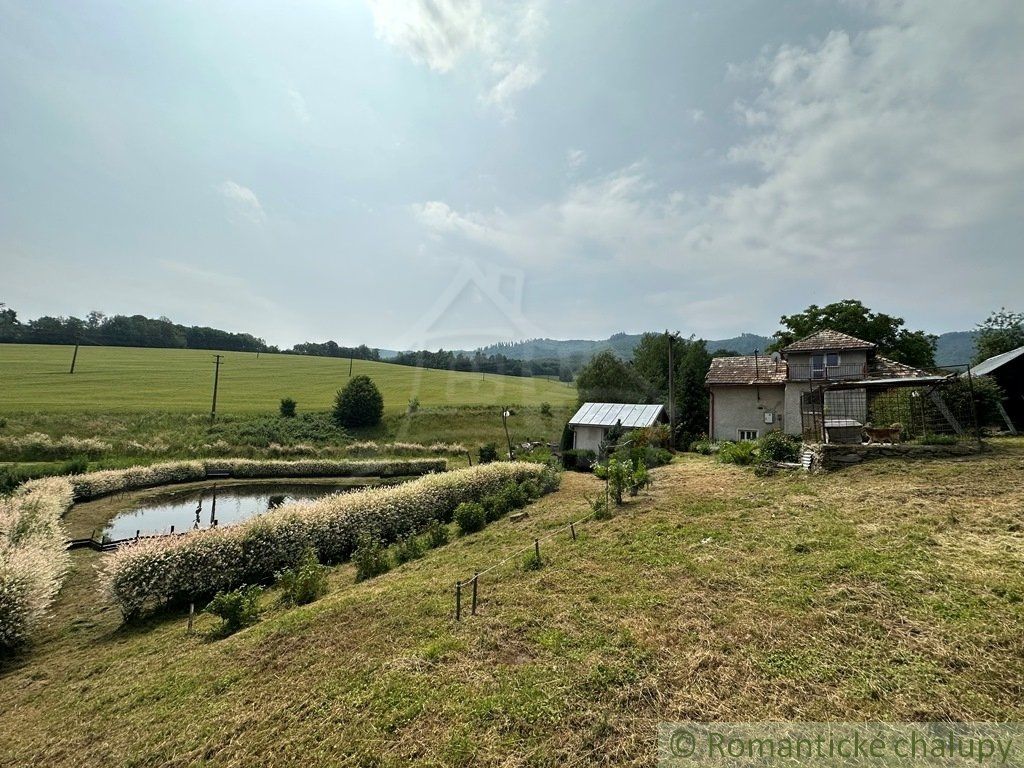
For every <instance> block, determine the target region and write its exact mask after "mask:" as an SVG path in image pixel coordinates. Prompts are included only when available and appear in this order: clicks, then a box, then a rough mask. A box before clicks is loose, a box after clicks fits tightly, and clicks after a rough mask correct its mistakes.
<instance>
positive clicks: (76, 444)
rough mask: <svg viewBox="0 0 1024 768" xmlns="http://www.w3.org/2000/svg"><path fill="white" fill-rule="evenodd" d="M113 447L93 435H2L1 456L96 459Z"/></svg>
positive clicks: (26, 459) (38, 459)
mask: <svg viewBox="0 0 1024 768" xmlns="http://www.w3.org/2000/svg"><path fill="white" fill-rule="evenodd" d="M112 449H113V446H111V445H110V443H105V442H103V441H102V440H97V439H95V438H92V437H85V438H80V437H72V436H70V435H64V436H63V437H59V438H57V439H53V438H51V437H50V436H49V435H46V434H43V433H42V432H32V433H30V434H28V435H23V436H22V437H0V456H3V457H4V458H5V459H9V460H15V461H53V460H57V459H68V458H71V457H73V456H85V457H86V458H93V459H95V458H99V457H101V456H102V455H104V454H106V453H109V452H110V451H111V450H112Z"/></svg>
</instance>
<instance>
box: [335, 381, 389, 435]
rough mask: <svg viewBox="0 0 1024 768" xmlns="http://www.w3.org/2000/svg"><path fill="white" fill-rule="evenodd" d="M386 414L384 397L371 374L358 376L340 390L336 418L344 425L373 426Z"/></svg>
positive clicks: (336, 400)
mask: <svg viewBox="0 0 1024 768" xmlns="http://www.w3.org/2000/svg"><path fill="white" fill-rule="evenodd" d="M383 415H384V398H383V397H381V394H380V390H379V389H377V385H376V384H374V383H373V380H372V379H371V378H370V377H369V376H356V377H355V378H353V379H352V380H351V381H350V382H349V383H348V384H346V385H345V388H344V389H343V390H341V391H340V392H338V395H337V397H336V398H335V401H334V420H335V421H336V422H337V423H338V425H339V426H342V427H372V426H375V425H377V424H379V423H380V419H381V416H383Z"/></svg>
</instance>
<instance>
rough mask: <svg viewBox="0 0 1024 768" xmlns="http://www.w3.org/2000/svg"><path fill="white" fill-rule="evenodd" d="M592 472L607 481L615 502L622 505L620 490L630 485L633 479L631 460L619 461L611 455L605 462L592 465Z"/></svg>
mask: <svg viewBox="0 0 1024 768" xmlns="http://www.w3.org/2000/svg"><path fill="white" fill-rule="evenodd" d="M594 474H596V475H597V476H598V477H600V478H601V479H602V480H607V481H608V488H609V489H610V490H611V494H612V498H613V499H615V504H616V505H618V506H621V505H622V492H623V491H625V490H626V489H627V488H629V487H630V485H631V484H632V482H633V480H632V478H633V462H632V461H630V460H629V459H626V460H625V461H619V460H618V459H617V458H615V457H614V456H612V457H611V458H610V459H608V463H606V464H598V465H597V466H596V467H594Z"/></svg>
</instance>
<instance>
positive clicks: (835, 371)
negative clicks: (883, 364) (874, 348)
mask: <svg viewBox="0 0 1024 768" xmlns="http://www.w3.org/2000/svg"><path fill="white" fill-rule="evenodd" d="M867 375H868V367H867V364H857V365H820V366H819V365H790V366H789V380H790V381H822V382H827V381H851V380H855V379H863V378H865V377H867Z"/></svg>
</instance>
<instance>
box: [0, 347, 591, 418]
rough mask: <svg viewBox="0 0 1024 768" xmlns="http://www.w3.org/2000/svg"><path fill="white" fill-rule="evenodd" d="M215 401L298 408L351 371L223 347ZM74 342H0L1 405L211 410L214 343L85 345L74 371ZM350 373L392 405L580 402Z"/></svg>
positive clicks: (497, 379) (508, 385)
mask: <svg viewBox="0 0 1024 768" xmlns="http://www.w3.org/2000/svg"><path fill="white" fill-rule="evenodd" d="M224 354H225V359H224V364H223V366H222V367H221V378H220V391H219V396H218V401H217V408H218V411H219V412H220V413H223V414H243V413H273V412H276V410H277V406H278V402H279V401H280V399H281V398H282V397H286V396H287V397H292V398H294V399H295V400H297V401H298V403H299V407H300V409H305V410H327V409H328V408H329V407H330V406H331V403H332V400H333V398H334V394H335V393H336V392H337V391H338V389H340V388H341V387H343V386H344V385H345V383H346V382H347V381H348V368H349V363H348V360H338V359H331V358H318V357H302V356H297V355H295V356H293V355H267V354H261V355H260V356H259V358H258V359H257V357H256V355H255V354H253V353H248V352H227V353H224ZM70 362H71V348H70V347H61V346H46V345H26V344H0V391H2V392H3V397H2V398H0V413H4V412H16V411H22V412H23V411H50V412H52V411H61V412H76V411H85V410H89V411H103V410H119V411H124V410H133V411H178V412H190V413H208V412H209V408H210V395H211V392H212V389H213V352H211V351H206V350H181V349H134V348H127V347H82V348H81V350H80V351H79V354H78V362H77V366H76V372H75V374H74V375H73V376H70V375H68V373H67V371H68V366H69V365H70ZM353 368H354V375H359V374H366V375H368V376H370V377H371V378H372V379H373V380H374V382H376V384H377V386H378V387H379V388H380V390H381V393H382V394H383V396H384V407H385V411H386V412H388V413H399V412H404V411H405V409H406V404H407V403H408V401H409V399H410V398H413V397H418V398H419V400H420V403H421V404H422V405H424V406H445V405H458V406H472V405H502V404H506V403H509V404H518V405H537V404H539V403H541V402H543V401H547V402H550V403H551V404H552V405H566V404H569V403H572V402H575V399H576V390H575V389H573V388H572V387H570V386H567V385H565V384H562V383H560V382H556V381H551V380H548V379H528V378H520V377H514V376H495V375H491V374H488V375H487V376H485V377H481V376H480V375H479V374H472V373H453V372H449V371H432V370H424V369H418V368H410V367H407V366H400V365H392V364H389V363H375V362H368V361H363V360H356V361H355V362H354V364H353Z"/></svg>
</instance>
